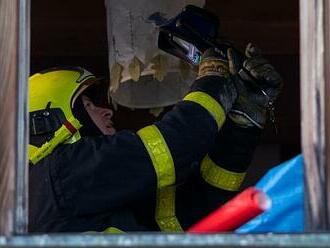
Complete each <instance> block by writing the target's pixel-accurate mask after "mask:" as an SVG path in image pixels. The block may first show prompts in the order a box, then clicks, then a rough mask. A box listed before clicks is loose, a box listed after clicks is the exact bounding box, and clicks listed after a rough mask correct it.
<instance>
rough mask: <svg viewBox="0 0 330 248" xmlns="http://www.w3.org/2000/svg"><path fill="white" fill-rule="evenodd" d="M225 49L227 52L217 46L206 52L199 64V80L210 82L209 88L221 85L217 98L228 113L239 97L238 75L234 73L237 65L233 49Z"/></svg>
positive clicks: (205, 82)
mask: <svg viewBox="0 0 330 248" xmlns="http://www.w3.org/2000/svg"><path fill="white" fill-rule="evenodd" d="M225 51H226V53H225V52H223V51H222V50H219V49H217V48H210V49H208V50H206V51H205V52H204V54H203V55H202V58H201V62H200V64H199V70H198V77H197V81H199V82H201V81H202V83H204V84H209V85H208V87H207V88H212V87H215V86H217V87H218V89H219V87H220V90H217V92H218V93H217V96H216V98H217V100H218V101H219V102H220V103H221V105H222V107H223V108H224V110H225V112H226V113H228V111H229V110H230V109H231V107H232V105H233V103H234V102H235V100H236V98H237V90H236V86H235V81H236V80H235V78H236V76H235V75H233V73H234V72H235V69H234V68H235V65H234V61H233V56H232V50H231V49H226V50H225ZM210 81H211V82H210ZM212 85H213V86H212Z"/></svg>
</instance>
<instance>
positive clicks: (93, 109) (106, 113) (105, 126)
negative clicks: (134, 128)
mask: <svg viewBox="0 0 330 248" xmlns="http://www.w3.org/2000/svg"><path fill="white" fill-rule="evenodd" d="M82 102H83V104H84V107H85V109H86V111H87V113H88V114H89V116H90V117H91V119H92V121H93V122H94V123H95V125H96V126H97V127H98V128H99V129H100V131H101V132H102V133H103V134H105V135H113V134H114V133H115V132H116V129H115V128H114V126H113V122H112V117H113V110H111V109H109V108H104V107H99V106H96V105H95V104H94V103H93V102H92V100H91V99H90V98H89V97H87V96H85V95H82Z"/></svg>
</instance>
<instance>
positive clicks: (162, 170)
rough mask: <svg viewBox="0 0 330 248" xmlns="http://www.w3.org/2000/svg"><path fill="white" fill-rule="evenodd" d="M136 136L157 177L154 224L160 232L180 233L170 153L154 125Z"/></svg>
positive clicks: (173, 169) (172, 163) (173, 170)
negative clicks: (155, 223) (145, 151)
mask: <svg viewBox="0 0 330 248" xmlns="http://www.w3.org/2000/svg"><path fill="white" fill-rule="evenodd" d="M137 134H138V135H139V136H140V138H141V140H142V142H143V144H144V146H145V148H146V149H147V151H148V154H149V156H150V158H151V161H152V164H153V166H154V168H155V172H156V175H157V196H156V211H155V219H156V222H157V224H158V226H159V228H160V230H162V231H170V232H175V231H181V230H182V228H181V226H180V224H179V221H178V220H177V218H176V216H175V186H173V185H174V183H175V168H174V162H173V158H172V155H171V152H170V150H169V148H168V146H167V144H166V142H165V140H164V137H163V135H162V134H161V133H160V131H159V129H158V128H157V127H156V126H155V125H151V126H147V127H145V128H143V129H141V130H139V131H138V132H137Z"/></svg>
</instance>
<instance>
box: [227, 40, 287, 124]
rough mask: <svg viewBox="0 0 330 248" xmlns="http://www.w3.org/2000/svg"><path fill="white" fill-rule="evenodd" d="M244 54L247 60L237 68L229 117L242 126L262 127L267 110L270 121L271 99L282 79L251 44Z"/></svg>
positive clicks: (277, 92)
mask: <svg viewBox="0 0 330 248" xmlns="http://www.w3.org/2000/svg"><path fill="white" fill-rule="evenodd" d="M245 55H246V57H247V59H246V60H245V61H244V62H243V68H242V69H240V70H239V71H238V77H237V78H238V80H237V81H236V87H237V90H238V95H239V96H238V98H237V100H236V102H235V103H234V106H233V107H232V109H231V111H230V113H229V118H230V119H231V120H233V121H234V122H235V123H236V124H238V125H239V126H242V127H251V126H257V127H258V128H260V129H263V128H264V126H265V124H266V122H267V112H268V110H269V112H270V115H271V116H270V118H271V120H272V121H273V119H274V116H273V115H274V102H275V100H276V98H277V96H278V95H279V93H280V91H281V89H282V86H283V81H282V78H281V76H280V75H279V73H278V72H277V71H276V70H275V68H274V67H273V66H272V65H271V64H270V63H269V62H268V61H267V60H266V59H265V58H263V57H262V56H261V52H260V50H259V49H258V48H257V47H255V46H254V45H252V44H251V43H249V44H248V45H247V47H246V50H245ZM233 73H235V72H233Z"/></svg>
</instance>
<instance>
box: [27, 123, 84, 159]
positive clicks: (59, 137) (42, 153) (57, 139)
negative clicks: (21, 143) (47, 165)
mask: <svg viewBox="0 0 330 248" xmlns="http://www.w3.org/2000/svg"><path fill="white" fill-rule="evenodd" d="M68 121H69V122H70V123H71V125H72V126H74V127H75V129H76V130H78V129H79V128H80V127H81V124H80V122H79V121H78V120H77V119H75V118H74V117H72V118H70V119H69V120H68ZM72 135H73V134H72V133H71V132H70V130H68V129H67V128H66V127H65V126H64V125H62V126H61V127H60V128H59V129H58V130H57V131H56V132H55V134H54V137H53V138H52V139H51V140H50V141H49V142H46V143H45V144H43V145H42V146H41V147H40V148H38V149H35V147H34V146H29V148H30V149H31V152H30V151H29V160H30V162H31V163H32V164H36V163H38V162H39V161H40V160H41V159H43V158H45V157H47V156H48V155H49V154H51V153H52V151H53V150H54V149H55V147H57V146H58V145H59V144H61V143H64V142H65V141H66V140H67V139H68V138H70V137H71V136H72Z"/></svg>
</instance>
